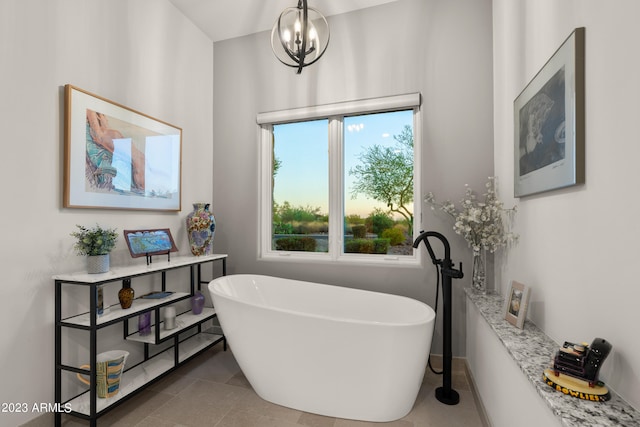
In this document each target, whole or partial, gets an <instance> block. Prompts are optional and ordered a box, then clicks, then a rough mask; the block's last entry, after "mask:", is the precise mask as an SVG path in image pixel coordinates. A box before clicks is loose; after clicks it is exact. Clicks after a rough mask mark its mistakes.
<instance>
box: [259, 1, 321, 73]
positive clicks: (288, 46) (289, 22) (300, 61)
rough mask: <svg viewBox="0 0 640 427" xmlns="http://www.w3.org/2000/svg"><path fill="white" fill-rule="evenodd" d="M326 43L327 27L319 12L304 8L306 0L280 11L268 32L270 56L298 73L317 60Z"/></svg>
mask: <svg viewBox="0 0 640 427" xmlns="http://www.w3.org/2000/svg"><path fill="white" fill-rule="evenodd" d="M328 44H329V24H328V23H327V20H326V18H325V17H324V16H322V14H321V13H320V12H318V11H317V10H316V9H314V8H311V7H307V0H298V6H297V7H288V8H286V9H285V10H284V11H282V13H281V14H280V16H279V17H278V20H277V21H276V23H275V24H274V25H273V30H271V49H273V53H274V54H275V55H276V58H278V60H279V61H280V62H282V63H283V64H284V65H286V66H288V67H293V68H297V71H296V73H297V74H300V73H301V72H302V69H303V68H304V67H306V66H308V65H311V64H313V63H315V62H316V61H317V60H318V59H320V57H321V56H322V55H323V54H324V52H325V50H327V45H328Z"/></svg>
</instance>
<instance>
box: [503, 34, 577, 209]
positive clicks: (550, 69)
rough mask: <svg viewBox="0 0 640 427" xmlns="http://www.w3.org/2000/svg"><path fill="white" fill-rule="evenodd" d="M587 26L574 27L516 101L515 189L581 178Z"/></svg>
mask: <svg viewBox="0 0 640 427" xmlns="http://www.w3.org/2000/svg"><path fill="white" fill-rule="evenodd" d="M584 51H585V29H584V28H576V29H575V30H574V31H573V33H571V35H570V36H569V38H568V39H567V40H566V41H565V42H564V43H563V44H562V46H560V48H559V49H558V50H557V51H556V52H555V53H554V54H553V56H552V57H551V59H549V61H548V62H547V63H546V64H545V65H544V67H542V69H541V70H540V71H539V72H538V74H536V76H535V77H534V78H533V80H531V82H530V83H529V84H528V85H527V86H526V87H525V89H524V90H523V91H522V93H520V95H518V97H517V98H516V99H515V101H514V121H515V123H514V128H515V146H514V195H515V197H522V196H528V195H531V194H536V193H540V192H543V191H549V190H554V189H557V188H563V187H568V186H571V185H576V184H580V183H584V176H585V159H584V156H585V155H584V139H585V138H584V127H585V123H584V120H585V118H584V117H585V105H584Z"/></svg>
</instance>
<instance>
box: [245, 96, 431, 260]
mask: <svg viewBox="0 0 640 427" xmlns="http://www.w3.org/2000/svg"><path fill="white" fill-rule="evenodd" d="M419 107H420V94H419V93H413V94H407V95H398V96H390V97H384V98H375V99H366V100H359V101H349V102H342V103H336V104H328V105H321V106H314V107H305V108H297V109H292V110H282V111H275V112H267V113H259V114H258V115H257V120H256V121H257V124H258V140H259V145H260V147H259V150H258V152H259V155H260V158H259V167H260V171H259V174H258V176H259V180H260V182H259V185H258V188H259V189H260V195H259V203H260V209H259V219H258V224H259V232H260V239H259V240H260V241H259V245H258V259H259V260H265V261H284V260H286V261H292V262H330V263H336V262H337V263H348V264H375V265H388V266H393V265H396V266H404V267H407V266H416V267H421V266H422V258H423V257H420V256H419V252H418V251H413V254H412V255H402V256H394V255H366V254H350V253H342V248H343V247H344V244H343V243H344V242H343V238H344V236H343V222H342V220H343V212H344V194H343V188H344V173H345V171H344V168H343V164H342V162H343V156H342V154H341V153H342V149H343V143H344V141H343V138H344V133H343V121H342V117H343V116H346V115H354V114H368V113H375V112H385V111H397V110H404V109H413V110H414V111H413V132H414V133H413V141H414V144H413V150H414V153H413V155H414V159H415V160H414V165H415V166H414V170H413V173H414V176H413V179H414V185H413V192H414V194H413V197H414V221H413V235H414V236H417V235H418V234H419V227H420V223H421V218H422V203H420V200H421V194H422V193H421V188H420V186H421V182H422V180H421V169H422V167H421V165H420V159H421V158H422V156H421V150H422V147H421V145H422V144H421V141H422V131H421V126H420V125H421V123H422V120H421V119H420V108H419ZM314 119H328V120H329V197H330V199H331V202H330V203H329V252H328V253H325V252H298V251H276V250H273V249H272V248H271V239H272V235H271V232H272V223H273V221H272V215H273V201H272V199H271V197H272V193H271V175H272V167H273V166H272V165H273V159H272V150H271V143H272V137H273V125H274V124H279V123H290V122H295V121H307V120H314ZM336 194H338V195H340V196H339V197H338V196H335V195H336ZM336 240H337V242H336Z"/></svg>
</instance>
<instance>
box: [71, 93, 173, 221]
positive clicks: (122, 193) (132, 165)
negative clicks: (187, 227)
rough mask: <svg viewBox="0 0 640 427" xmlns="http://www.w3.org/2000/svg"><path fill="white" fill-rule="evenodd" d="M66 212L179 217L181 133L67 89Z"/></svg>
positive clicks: (139, 115) (100, 98)
mask: <svg viewBox="0 0 640 427" xmlns="http://www.w3.org/2000/svg"><path fill="white" fill-rule="evenodd" d="M64 128H65V136H64V192H63V206H64V207H65V208H111V209H141V210H162V211H179V210H180V208H181V156H182V129H180V128H178V127H176V126H173V125H170V124H168V123H165V122H163V121H160V120H157V119H154V118H153V117H150V116H147V115H146V114H142V113H139V112H137V111H135V110H132V109H130V108H128V107H125V106H122V105H120V104H117V103H115V102H113V101H109V100H108V99H105V98H102V97H100V96H97V95H94V94H91V93H89V92H87V91H84V90H82V89H79V88H77V87H74V86H72V85H66V86H65V127H64Z"/></svg>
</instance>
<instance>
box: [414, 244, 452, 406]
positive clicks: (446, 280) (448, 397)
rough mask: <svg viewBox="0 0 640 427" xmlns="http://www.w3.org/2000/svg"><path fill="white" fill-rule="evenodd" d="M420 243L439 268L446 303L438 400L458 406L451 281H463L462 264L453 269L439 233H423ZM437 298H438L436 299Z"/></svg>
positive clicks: (446, 248) (446, 245) (437, 390)
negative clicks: (436, 244) (439, 252)
mask: <svg viewBox="0 0 640 427" xmlns="http://www.w3.org/2000/svg"><path fill="white" fill-rule="evenodd" d="M430 237H434V238H436V239H438V240H440V241H441V242H442V245H443V246H444V258H442V259H439V258H436V255H435V252H434V251H433V248H432V247H431V244H430V243H429V238H430ZM420 242H424V244H425V246H426V247H427V251H428V252H429V256H430V257H431V262H433V264H434V265H436V266H439V267H440V268H439V270H440V274H441V275H442V300H443V303H444V315H443V327H442V328H443V334H442V341H443V351H442V352H443V355H442V387H438V388H437V389H436V398H437V399H438V400H439V401H440V402H442V403H445V404H447V405H457V404H458V402H460V395H459V394H458V392H457V391H455V390H453V389H452V388H451V363H452V358H453V354H452V351H451V279H462V277H464V274H463V273H462V262H461V263H460V269H458V270H456V269H455V268H453V262H452V261H451V246H449V241H448V240H447V238H446V237H444V236H443V235H442V234H440V233H438V232H437V231H421V232H420V235H419V236H418V237H417V238H416V240H415V241H414V242H413V247H414V248H418V246H420ZM436 298H437V297H436Z"/></svg>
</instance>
